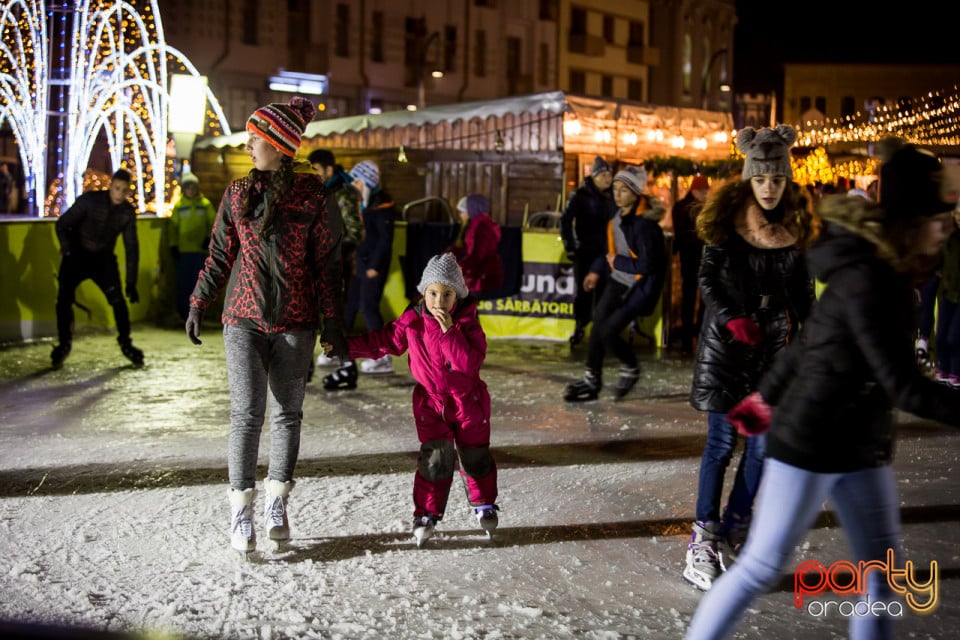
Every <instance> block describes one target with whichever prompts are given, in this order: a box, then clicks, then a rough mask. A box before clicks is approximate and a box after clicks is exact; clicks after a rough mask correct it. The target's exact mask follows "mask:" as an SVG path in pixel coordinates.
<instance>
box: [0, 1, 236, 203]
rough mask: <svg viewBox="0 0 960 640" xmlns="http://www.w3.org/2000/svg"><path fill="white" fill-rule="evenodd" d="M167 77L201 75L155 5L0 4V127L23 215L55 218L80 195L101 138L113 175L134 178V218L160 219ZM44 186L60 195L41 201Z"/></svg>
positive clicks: (220, 117) (214, 124) (215, 129)
mask: <svg viewBox="0 0 960 640" xmlns="http://www.w3.org/2000/svg"><path fill="white" fill-rule="evenodd" d="M48 57H49V59H48ZM170 71H176V72H182V73H188V74H192V75H198V73H197V70H196V68H195V67H194V66H193V64H191V63H190V61H189V60H188V59H187V58H186V56H184V55H183V54H182V53H180V52H179V51H177V50H176V49H174V48H173V47H170V46H168V45H167V44H166V42H165V40H164V37H163V26H162V24H161V21H160V14H159V11H158V8H157V3H156V1H155V0H149V1H147V0H139V1H138V0H131V1H128V2H117V1H108V0H81V1H77V0H60V1H57V2H42V1H40V0H6V1H4V2H2V3H0V122H3V121H4V120H6V121H7V122H9V123H10V126H11V128H12V130H13V135H14V138H15V140H16V142H17V146H18V148H19V152H20V157H21V161H22V164H23V166H24V173H25V174H26V188H27V191H28V196H27V207H28V211H29V212H30V213H32V214H35V215H56V214H57V213H58V212H59V209H60V207H61V206H62V205H63V203H65V202H66V203H69V202H72V201H73V200H74V199H75V198H76V196H77V195H79V194H80V193H81V191H82V190H83V187H84V184H83V181H84V175H85V172H86V169H87V165H88V163H89V160H90V155H91V152H92V151H93V149H94V146H95V145H96V144H97V142H98V138H100V136H101V135H102V136H103V137H104V139H105V141H106V145H107V153H108V155H109V158H110V163H111V166H112V167H113V169H119V168H127V169H128V170H130V172H131V173H132V174H133V176H134V180H135V184H134V190H135V197H136V200H137V205H138V208H139V209H140V210H141V211H153V212H162V211H163V210H164V200H165V191H166V189H167V176H168V175H170V171H171V170H172V168H173V164H172V161H171V160H170V159H169V158H168V153H167V148H168V131H167V111H168V107H169V100H170V98H169V85H168V72H170ZM206 98H207V103H208V104H209V105H211V110H209V111H207V118H208V122H209V124H208V128H209V130H210V131H209V132H210V133H211V134H217V133H221V132H222V133H229V132H230V131H229V125H228V124H227V121H226V118H225V116H224V114H223V110H222V109H221V107H220V105H219V103H218V102H217V100H216V98H215V96H214V95H213V93H212V92H211V91H210V90H209V89H206ZM48 124H49V127H48ZM48 159H49V160H50V163H49V164H48ZM48 166H49V167H52V169H53V172H54V173H55V174H56V175H54V176H49V177H48V176H47V167H48ZM48 181H49V182H50V183H51V185H59V186H60V187H61V188H60V189H59V190H57V191H56V192H53V193H50V194H49V195H48V194H47V183H48Z"/></svg>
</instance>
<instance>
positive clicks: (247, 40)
mask: <svg viewBox="0 0 960 640" xmlns="http://www.w3.org/2000/svg"><path fill="white" fill-rule="evenodd" d="M259 8H260V0H243V44H254V45H255V44H257V27H258V26H259V25H260V15H259V14H260V12H259Z"/></svg>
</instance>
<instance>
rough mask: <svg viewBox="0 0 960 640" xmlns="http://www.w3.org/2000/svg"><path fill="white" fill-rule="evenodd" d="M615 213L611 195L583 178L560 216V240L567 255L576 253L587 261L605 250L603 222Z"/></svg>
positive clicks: (605, 233)
mask: <svg viewBox="0 0 960 640" xmlns="http://www.w3.org/2000/svg"><path fill="white" fill-rule="evenodd" d="M616 212H617V205H616V204H615V203H614V201H613V194H612V192H611V191H610V190H609V189H607V190H606V191H600V190H599V189H597V186H596V185H595V184H594V183H593V179H592V178H586V179H584V181H583V182H582V183H581V184H580V187H579V188H577V190H576V191H574V192H573V193H572V194H570V199H569V200H567V208H566V209H564V211H563V214H562V215H561V216H560V238H561V240H563V249H564V251H566V252H567V253H574V252H575V253H579V254H581V255H582V257H584V258H586V259H587V260H588V261H589V260H592V259H593V258H595V257H597V256H598V255H600V254H602V253H606V247H607V222H609V220H610V219H611V218H612V217H613V216H614V214H615V213H616Z"/></svg>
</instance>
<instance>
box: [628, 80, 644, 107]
mask: <svg viewBox="0 0 960 640" xmlns="http://www.w3.org/2000/svg"><path fill="white" fill-rule="evenodd" d="M627 100H635V101H637V102H643V80H641V79H640V78H630V79H629V80H627Z"/></svg>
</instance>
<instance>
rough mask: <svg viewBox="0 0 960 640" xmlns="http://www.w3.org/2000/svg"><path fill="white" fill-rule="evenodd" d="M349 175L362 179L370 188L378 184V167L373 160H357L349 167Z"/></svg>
mask: <svg viewBox="0 0 960 640" xmlns="http://www.w3.org/2000/svg"><path fill="white" fill-rule="evenodd" d="M350 175H352V176H353V177H354V178H356V179H357V180H363V183H364V184H365V185H367V186H368V187H369V188H371V189H374V188H376V186H377V185H379V184H380V167H378V166H377V163H376V162H374V161H373V160H364V161H363V162H358V163H357V164H355V165H354V166H353V168H352V169H350Z"/></svg>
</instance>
